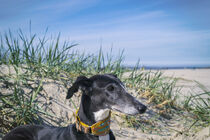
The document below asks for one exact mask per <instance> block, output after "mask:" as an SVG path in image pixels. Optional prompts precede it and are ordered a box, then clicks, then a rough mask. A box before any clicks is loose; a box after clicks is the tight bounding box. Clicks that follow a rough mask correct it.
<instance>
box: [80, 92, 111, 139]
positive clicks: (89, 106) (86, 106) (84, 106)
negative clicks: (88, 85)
mask: <svg viewBox="0 0 210 140" xmlns="http://www.w3.org/2000/svg"><path fill="white" fill-rule="evenodd" d="M109 111H110V110H109V109H97V108H96V106H95V105H94V104H93V103H92V102H91V99H90V97H89V96H87V95H84V94H83V95H82V98H81V103H80V108H79V111H78V115H79V117H80V120H81V121H82V122H84V123H85V124H87V125H89V126H91V125H93V124H95V123H96V122H98V121H101V120H104V119H105V118H107V117H108V116H109ZM99 140H109V134H107V135H105V136H99Z"/></svg>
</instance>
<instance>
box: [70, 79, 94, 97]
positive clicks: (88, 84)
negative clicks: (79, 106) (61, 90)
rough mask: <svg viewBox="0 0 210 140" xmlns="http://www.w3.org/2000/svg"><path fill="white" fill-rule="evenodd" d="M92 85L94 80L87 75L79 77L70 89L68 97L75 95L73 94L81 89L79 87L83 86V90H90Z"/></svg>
mask: <svg viewBox="0 0 210 140" xmlns="http://www.w3.org/2000/svg"><path fill="white" fill-rule="evenodd" d="M91 85H92V82H91V80H90V79H88V78H87V77H85V76H79V77H77V80H76V81H75V82H74V83H73V85H72V86H71V87H70V88H69V89H68V93H67V96H66V99H69V98H71V97H72V96H73V94H74V93H75V92H77V91H78V90H79V88H81V89H82V91H83V92H88V90H89V89H90V87H91Z"/></svg>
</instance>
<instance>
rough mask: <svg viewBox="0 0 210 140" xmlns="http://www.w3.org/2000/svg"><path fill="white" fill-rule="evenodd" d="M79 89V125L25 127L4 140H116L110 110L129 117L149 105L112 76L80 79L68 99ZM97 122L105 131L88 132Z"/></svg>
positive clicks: (74, 84)
mask: <svg viewBox="0 0 210 140" xmlns="http://www.w3.org/2000/svg"><path fill="white" fill-rule="evenodd" d="M78 89H81V90H82V98H81V104H80V108H79V110H78V111H77V112H78V113H77V114H76V120H77V121H76V123H74V124H72V125H69V126H67V127H49V126H41V125H23V126H19V127H17V128H15V129H13V130H12V131H11V132H9V133H8V134H7V135H6V136H5V137H4V138H3V140H114V139H115V137H114V135H113V133H112V131H111V130H110V129H109V121H110V120H109V118H110V117H109V116H110V110H116V111H119V112H122V113H125V114H129V115H136V114H141V113H144V112H145V111H146V106H145V105H143V104H142V103H140V102H139V101H138V100H136V99H135V98H134V97H133V96H131V95H130V94H129V93H127V91H126V90H125V87H124V85H123V83H122V82H121V81H120V80H119V79H118V78H117V77H116V76H115V75H112V74H104V75H95V76H92V77H90V78H87V77H85V76H80V77H78V78H77V80H76V81H75V83H73V85H72V87H71V88H70V89H69V90H68V94H67V96H66V99H69V98H71V97H72V96H73V94H74V93H75V92H77V91H78ZM107 118H108V119H107ZM104 120H105V121H106V120H108V121H106V122H105V121H104ZM101 121H103V122H101ZM98 122H100V123H99V124H101V125H99V126H102V125H104V124H106V128H105V127H104V128H103V129H104V130H105V131H104V130H102V129H101V127H98V128H100V129H98V128H97V127H96V129H97V130H99V131H102V134H101V135H95V134H94V133H93V131H94V130H95V128H94V129H92V130H91V129H90V128H88V130H87V129H86V128H85V126H84V124H85V125H86V126H87V127H89V126H91V125H93V124H97V123H98ZM103 132H105V133H103Z"/></svg>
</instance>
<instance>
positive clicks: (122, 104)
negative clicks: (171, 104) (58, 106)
mask: <svg viewBox="0 0 210 140" xmlns="http://www.w3.org/2000/svg"><path fill="white" fill-rule="evenodd" d="M78 89H81V90H82V92H83V94H85V95H87V96H89V97H90V99H91V103H92V104H94V105H95V106H96V107H97V108H98V109H113V110H116V111H119V112H122V113H125V114H129V115H136V114H139V113H140V114H141V113H144V112H145V111H146V109H147V107H146V106H145V105H143V104H142V103H140V102H139V101H138V100H137V99H136V98H134V97H133V96H131V95H130V94H129V93H128V92H127V91H126V88H125V86H124V84H123V83H122V82H121V81H120V79H118V78H117V76H116V75H113V74H104V75H95V76H92V77H90V78H87V77H85V76H80V77H78V78H77V80H76V81H75V82H74V83H73V85H72V87H70V88H69V90H68V94H67V96H66V98H67V99H69V98H71V97H72V96H73V94H74V93H75V92H77V91H78Z"/></svg>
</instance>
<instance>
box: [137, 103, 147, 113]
mask: <svg viewBox="0 0 210 140" xmlns="http://www.w3.org/2000/svg"><path fill="white" fill-rule="evenodd" d="M146 110H147V107H146V106H145V105H141V106H139V107H138V111H139V113H140V114H142V113H144V112H145V111H146Z"/></svg>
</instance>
